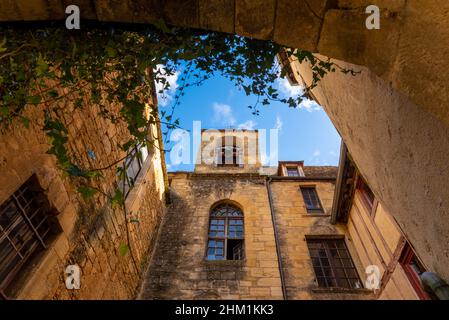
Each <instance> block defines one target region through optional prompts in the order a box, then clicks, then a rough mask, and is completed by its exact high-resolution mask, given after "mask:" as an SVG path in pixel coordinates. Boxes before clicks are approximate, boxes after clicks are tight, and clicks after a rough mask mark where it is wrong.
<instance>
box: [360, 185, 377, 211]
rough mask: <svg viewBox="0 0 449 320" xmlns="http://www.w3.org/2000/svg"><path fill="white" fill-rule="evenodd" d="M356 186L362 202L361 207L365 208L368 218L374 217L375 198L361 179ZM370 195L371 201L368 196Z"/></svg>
mask: <svg viewBox="0 0 449 320" xmlns="http://www.w3.org/2000/svg"><path fill="white" fill-rule="evenodd" d="M356 186H357V187H356V189H357V191H358V193H359V194H360V198H361V200H362V203H363V205H364V206H365V208H366V210H368V212H369V214H370V216H374V213H375V211H376V205H377V199H376V196H375V195H374V193H373V191H372V190H371V188H370V186H369V185H368V184H367V183H366V181H365V180H364V179H363V178H362V177H359V178H358V180H357V185H356ZM370 193H371V195H372V199H371V197H370V195H369V194H370Z"/></svg>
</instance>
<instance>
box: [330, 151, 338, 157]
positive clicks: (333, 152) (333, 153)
mask: <svg viewBox="0 0 449 320" xmlns="http://www.w3.org/2000/svg"><path fill="white" fill-rule="evenodd" d="M329 154H330V155H331V156H333V157H336V156H337V153H336V152H335V151H329Z"/></svg>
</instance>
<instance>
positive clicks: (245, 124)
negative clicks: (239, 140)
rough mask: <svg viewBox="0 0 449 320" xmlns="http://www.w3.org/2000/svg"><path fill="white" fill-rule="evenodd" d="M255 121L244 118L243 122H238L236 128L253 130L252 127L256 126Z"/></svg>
mask: <svg viewBox="0 0 449 320" xmlns="http://www.w3.org/2000/svg"><path fill="white" fill-rule="evenodd" d="M256 124H257V123H256V122H255V121H253V120H246V121H245V122H243V123H241V124H239V125H238V126H237V128H238V129H240V130H242V129H246V130H254V128H255V127H256Z"/></svg>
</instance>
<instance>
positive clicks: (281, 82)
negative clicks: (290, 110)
mask: <svg viewBox="0 0 449 320" xmlns="http://www.w3.org/2000/svg"><path fill="white" fill-rule="evenodd" d="M276 83H277V89H278V90H279V92H280V93H281V94H282V95H284V97H285V98H289V97H293V98H295V97H296V96H298V95H300V94H302V93H303V88H302V87H301V86H292V85H290V83H289V82H288V80H287V78H284V79H282V78H278V79H277V80H276ZM298 107H299V108H300V109H305V110H307V111H309V112H312V111H320V110H322V108H321V106H320V105H319V104H318V103H316V102H315V101H313V100H310V99H304V100H303V101H302V102H301V104H300V105H299V106H298Z"/></svg>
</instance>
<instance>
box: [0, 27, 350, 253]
mask: <svg viewBox="0 0 449 320" xmlns="http://www.w3.org/2000/svg"><path fill="white" fill-rule="evenodd" d="M281 50H283V48H282V47H280V46H279V45H277V44H276V43H273V42H270V41H258V40H254V39H250V38H245V37H239V36H235V35H229V34H224V33H215V32H205V31H199V30H190V29H182V28H169V27H167V26H166V25H165V24H164V23H162V22H161V23H157V24H155V25H154V26H145V27H142V26H139V27H135V26H120V27H114V26H112V25H101V26H98V25H97V26H94V27H91V28H86V29H83V30H77V31H73V30H67V29H65V28H62V27H60V26H44V27H42V28H33V29H24V28H22V29H21V28H19V27H17V26H16V27H14V28H12V27H2V28H0V130H1V131H2V132H5V131H7V130H9V129H10V128H11V126H12V125H13V124H14V123H17V121H20V122H21V124H22V125H23V126H25V127H28V126H29V124H30V121H34V120H35V119H29V118H27V117H26V115H25V113H24V109H25V107H33V106H40V107H42V106H44V114H45V119H44V125H43V126H42V130H43V131H44V132H45V133H46V135H47V136H48V137H49V139H50V143H51V147H50V149H49V150H48V153H49V154H52V155H54V156H55V157H56V159H57V163H58V165H59V167H60V168H61V170H63V172H65V174H67V175H68V176H70V177H71V178H73V179H77V181H78V184H79V187H78V189H77V190H78V192H79V193H80V194H81V195H82V196H83V197H84V198H86V199H89V198H92V197H93V196H94V195H95V194H97V193H100V194H103V195H104V196H106V197H107V198H108V199H109V200H110V201H111V203H112V205H113V206H116V205H119V206H122V207H123V208H124V210H126V208H125V206H124V195H123V191H122V190H123V187H124V183H125V181H127V179H128V177H127V174H126V171H127V168H126V165H122V163H123V161H124V160H125V158H126V157H128V158H129V157H130V156H131V157H140V156H141V155H140V154H139V152H137V153H135V154H133V155H131V150H133V149H134V148H136V146H147V147H149V148H151V147H155V145H154V140H152V139H149V138H148V136H149V128H150V126H151V125H152V124H154V123H157V122H159V123H160V124H163V125H164V127H165V128H166V130H164V132H163V133H164V134H165V135H167V134H168V132H169V130H171V129H173V128H175V127H178V126H180V122H179V119H174V110H175V108H176V106H177V105H179V104H180V100H181V99H180V98H181V97H182V96H183V95H185V93H186V91H187V89H188V88H189V87H191V86H199V85H201V84H202V83H203V82H204V81H206V80H207V79H209V78H211V77H213V76H214V75H217V74H218V75H221V76H224V77H226V78H227V79H229V80H231V81H232V82H233V83H234V84H235V85H236V86H237V87H238V88H239V89H241V90H243V91H244V92H245V93H246V95H256V96H257V101H256V102H255V103H254V105H251V106H248V107H249V108H251V109H252V112H253V114H259V107H260V105H269V104H270V102H272V101H279V102H282V103H285V104H287V105H288V106H289V107H292V108H294V107H297V106H298V105H299V104H300V103H301V101H302V99H303V97H304V95H307V93H308V91H309V90H310V89H312V88H313V87H315V86H316V85H317V83H318V82H319V81H320V80H321V79H322V78H323V77H324V76H325V75H326V74H327V73H329V72H335V71H336V69H340V71H341V72H344V73H351V74H355V73H354V71H352V70H347V69H343V68H340V67H339V66H338V65H335V64H334V63H333V62H331V61H329V60H322V59H319V58H317V57H316V56H314V55H313V54H312V53H310V52H308V51H304V50H292V49H286V50H285V54H286V55H287V57H288V58H290V60H298V61H299V62H304V61H307V62H309V63H310V65H311V68H312V74H313V81H312V84H311V86H310V87H307V88H304V91H303V94H301V95H298V96H296V97H288V98H280V96H279V93H278V92H277V88H276V86H275V81H276V79H278V77H285V76H286V72H287V66H284V67H283V66H280V65H279V64H278V63H277V60H276V56H277V54H278V53H279V52H280V51H281ZM176 72H180V82H181V85H180V87H179V88H178V89H177V93H176V96H175V97H174V102H173V104H172V106H171V109H170V111H168V112H167V111H162V112H160V114H157V111H156V109H152V110H150V113H149V115H148V116H145V110H146V103H147V102H148V101H147V100H148V98H149V96H151V94H152V90H153V89H152V88H154V81H156V82H157V83H159V84H160V86H161V87H162V90H161V91H166V90H168V89H169V88H170V83H169V81H168V80H167V79H168V77H170V76H172V75H174V74H175V73H176ZM161 93H162V92H161ZM153 94H154V92H153ZM86 98H87V99H89V101H91V102H92V103H93V104H95V105H97V106H98V107H99V110H100V111H99V112H100V116H101V117H103V118H105V119H108V120H110V121H111V122H112V123H118V122H124V123H125V124H126V127H127V130H128V131H129V139H128V141H126V142H125V143H123V144H122V145H121V146H120V148H121V149H122V150H123V151H124V153H125V154H126V156H125V157H124V158H121V159H117V161H115V162H113V163H110V164H108V165H107V166H105V167H104V168H87V167H83V166H82V165H81V164H79V163H76V161H75V160H74V159H72V158H71V157H70V155H69V152H68V150H67V142H68V139H69V133H68V130H67V128H66V127H65V126H64V123H63V121H61V117H62V115H64V113H67V112H68V111H67V102H68V101H70V102H71V103H72V104H73V105H74V107H75V108H77V109H82V108H85V103H83V101H84V99H86ZM111 105H115V106H118V107H119V112H113V110H111V109H110V106H111ZM89 151H90V150H88V152H89ZM89 155H90V156H91V157H94V156H95V155H93V154H91V151H90V153H89ZM117 167H118V168H117ZM111 168H113V169H116V170H117V175H118V177H119V182H118V184H117V186H116V188H115V189H114V190H113V191H112V192H110V193H108V192H107V191H105V190H101V189H100V188H98V187H96V186H95V184H94V183H92V181H93V180H94V179H96V178H101V177H102V176H103V172H104V171H105V170H110V169H111ZM120 183H121V184H122V187H120ZM130 187H132V186H130ZM125 214H126V211H125ZM122 250H123V251H126V248H125V249H122Z"/></svg>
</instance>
